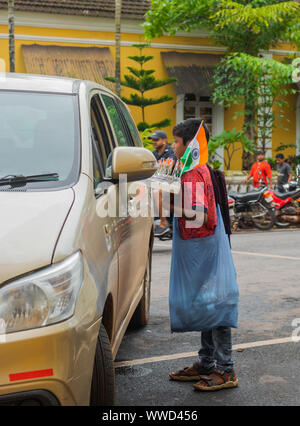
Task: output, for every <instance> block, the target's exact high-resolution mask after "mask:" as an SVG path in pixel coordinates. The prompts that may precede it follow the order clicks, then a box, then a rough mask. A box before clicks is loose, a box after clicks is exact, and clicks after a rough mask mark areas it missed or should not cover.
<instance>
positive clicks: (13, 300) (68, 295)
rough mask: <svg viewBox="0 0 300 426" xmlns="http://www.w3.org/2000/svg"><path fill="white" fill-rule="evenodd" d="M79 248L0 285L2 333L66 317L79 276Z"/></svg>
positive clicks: (79, 283) (73, 307) (73, 309)
mask: <svg viewBox="0 0 300 426" xmlns="http://www.w3.org/2000/svg"><path fill="white" fill-rule="evenodd" d="M82 271H83V268H82V255H81V253H80V252H77V253H75V254H74V255H72V256H70V257H68V258H67V259H65V260H64V261H62V262H60V263H57V264H54V265H51V266H49V267H47V268H44V269H42V270H40V271H38V272H35V273H32V274H30V275H27V276H25V277H23V278H20V279H18V280H16V281H12V282H10V283H8V284H6V285H4V286H3V287H2V288H0V319H1V321H2V324H4V325H5V333H13V332H15V331H21V330H28V329H32V328H38V327H43V326H46V325H50V324H54V323H57V322H60V321H64V320H66V319H67V318H70V317H71V316H72V315H73V314H74V311H75V306H76V301H77V297H78V294H79V290H80V287H81V283H82V276H83V272H82Z"/></svg>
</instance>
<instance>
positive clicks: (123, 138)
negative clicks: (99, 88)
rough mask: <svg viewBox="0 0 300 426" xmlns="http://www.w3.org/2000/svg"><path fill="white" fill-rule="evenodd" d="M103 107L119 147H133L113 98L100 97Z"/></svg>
mask: <svg viewBox="0 0 300 426" xmlns="http://www.w3.org/2000/svg"><path fill="white" fill-rule="evenodd" d="M102 99H103V102H104V105H105V107H106V110H107V113H108V116H109V118H110V121H111V124H112V127H113V130H114V132H115V135H116V139H117V143H118V145H119V146H133V142H132V139H131V136H130V134H129V133H128V130H127V128H126V124H125V123H124V122H123V120H122V116H121V115H120V113H119V111H118V108H117V105H116V103H115V101H114V99H113V98H111V97H110V96H106V95H102Z"/></svg>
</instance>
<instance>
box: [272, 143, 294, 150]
mask: <svg viewBox="0 0 300 426" xmlns="http://www.w3.org/2000/svg"><path fill="white" fill-rule="evenodd" d="M296 146H297V145H296V144H295V143H289V144H284V143H282V142H280V145H279V146H278V147H277V148H276V149H275V151H276V152H282V151H285V150H286V149H289V148H296Z"/></svg>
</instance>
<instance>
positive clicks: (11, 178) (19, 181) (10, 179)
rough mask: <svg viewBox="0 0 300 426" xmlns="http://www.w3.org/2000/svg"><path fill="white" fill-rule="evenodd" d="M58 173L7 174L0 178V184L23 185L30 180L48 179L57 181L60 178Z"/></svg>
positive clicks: (44, 180) (41, 180)
mask: <svg viewBox="0 0 300 426" xmlns="http://www.w3.org/2000/svg"><path fill="white" fill-rule="evenodd" d="M58 178H59V175H58V173H47V174H43V175H32V176H23V175H7V176H4V177H2V178H0V185H2V186H3V185H11V186H19V185H20V186H23V185H26V183H28V182H47V181H56V180H58Z"/></svg>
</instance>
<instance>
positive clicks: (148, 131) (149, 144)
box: [140, 127, 155, 151]
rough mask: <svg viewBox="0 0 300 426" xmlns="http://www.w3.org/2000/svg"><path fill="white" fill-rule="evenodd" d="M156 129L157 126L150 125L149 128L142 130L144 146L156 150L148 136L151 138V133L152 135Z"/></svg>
mask: <svg viewBox="0 0 300 426" xmlns="http://www.w3.org/2000/svg"><path fill="white" fill-rule="evenodd" d="M154 130H155V127H148V128H145V129H144V130H143V131H141V132H140V135H141V139H142V142H143V145H144V147H145V148H147V149H149V150H150V151H154V147H153V145H152V142H151V140H149V139H148V138H149V136H150V135H152V133H153V132H154Z"/></svg>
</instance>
